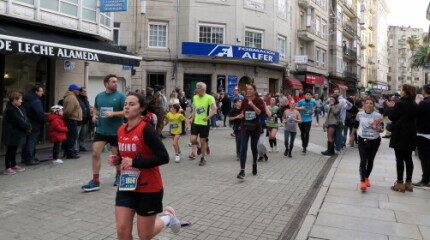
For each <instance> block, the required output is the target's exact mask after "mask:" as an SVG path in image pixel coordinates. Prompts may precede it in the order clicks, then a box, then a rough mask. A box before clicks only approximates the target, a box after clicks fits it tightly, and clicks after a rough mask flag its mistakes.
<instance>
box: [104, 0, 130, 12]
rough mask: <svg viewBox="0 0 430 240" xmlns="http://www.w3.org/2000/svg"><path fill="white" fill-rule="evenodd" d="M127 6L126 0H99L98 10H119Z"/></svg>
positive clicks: (125, 9) (123, 9)
mask: <svg viewBox="0 0 430 240" xmlns="http://www.w3.org/2000/svg"><path fill="white" fill-rule="evenodd" d="M127 8H128V4H127V0H100V12H121V11H127Z"/></svg>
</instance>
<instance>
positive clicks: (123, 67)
mask: <svg viewBox="0 0 430 240" xmlns="http://www.w3.org/2000/svg"><path fill="white" fill-rule="evenodd" d="M122 70H124V71H126V70H131V66H128V65H122Z"/></svg>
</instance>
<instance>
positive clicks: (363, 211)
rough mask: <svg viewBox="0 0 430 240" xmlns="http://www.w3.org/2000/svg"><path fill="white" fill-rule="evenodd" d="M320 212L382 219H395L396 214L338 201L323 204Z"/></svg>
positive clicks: (393, 220) (390, 211)
mask: <svg viewBox="0 0 430 240" xmlns="http://www.w3.org/2000/svg"><path fill="white" fill-rule="evenodd" d="M320 212H326V213H333V214H338V215H346V216H351V217H361V218H369V219H376V220H382V221H392V222H395V221H396V216H397V214H396V216H395V215H394V211H392V210H384V209H378V208H372V207H361V206H352V205H345V204H338V203H329V204H328V203H327V204H323V206H322V208H321V210H320Z"/></svg>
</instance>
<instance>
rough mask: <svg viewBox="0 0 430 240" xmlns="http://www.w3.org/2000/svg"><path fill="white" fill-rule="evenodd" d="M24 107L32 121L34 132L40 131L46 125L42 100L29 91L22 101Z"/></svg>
mask: <svg viewBox="0 0 430 240" xmlns="http://www.w3.org/2000/svg"><path fill="white" fill-rule="evenodd" d="M22 100H23V101H22V107H23V108H24V109H25V111H26V113H27V117H28V120H30V123H31V126H32V131H33V132H35V131H39V130H40V129H41V128H42V126H43V125H44V124H45V111H44V110H43V104H42V99H41V97H39V95H37V94H36V93H35V92H33V91H29V92H28V93H26V94H25V96H24V98H23V99H22Z"/></svg>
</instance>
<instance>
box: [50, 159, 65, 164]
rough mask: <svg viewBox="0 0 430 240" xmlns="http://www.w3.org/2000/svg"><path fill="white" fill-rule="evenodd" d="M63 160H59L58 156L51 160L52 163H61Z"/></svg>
mask: <svg viewBox="0 0 430 240" xmlns="http://www.w3.org/2000/svg"><path fill="white" fill-rule="evenodd" d="M63 162H64V161H63V160H61V159H59V158H58V159H55V160H53V161H52V163H53V164H61V163H63Z"/></svg>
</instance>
